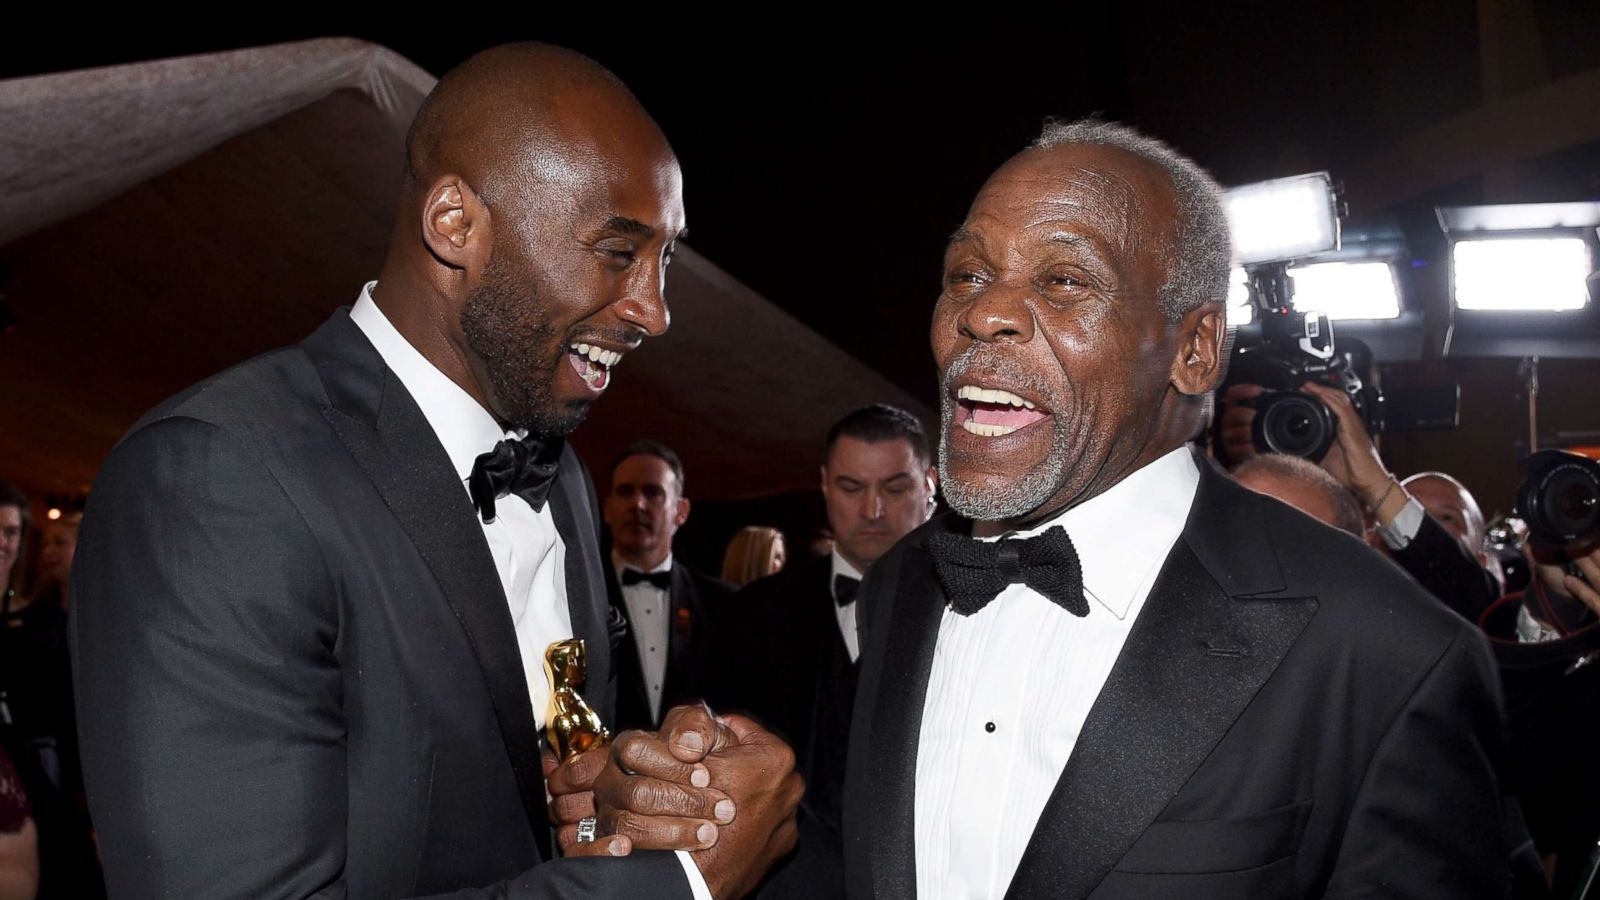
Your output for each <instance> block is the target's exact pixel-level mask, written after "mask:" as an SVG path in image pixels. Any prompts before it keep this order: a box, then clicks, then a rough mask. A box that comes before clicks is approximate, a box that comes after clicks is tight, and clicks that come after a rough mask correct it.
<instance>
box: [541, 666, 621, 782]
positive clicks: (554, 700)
mask: <svg viewBox="0 0 1600 900" xmlns="http://www.w3.org/2000/svg"><path fill="white" fill-rule="evenodd" d="M544 674H545V676H546V677H548V678H549V679H550V710H549V713H548V714H547V715H546V716H545V734H546V735H547V736H548V737H549V738H550V749H551V750H554V751H555V754H556V759H559V760H561V761H562V762H566V761H568V760H570V759H572V758H573V757H574V756H577V755H578V754H579V753H582V752H583V751H585V750H588V749H591V748H593V747H604V746H605V745H606V744H608V743H610V741H611V732H609V731H607V730H606V726H605V725H603V724H601V723H600V716H599V715H598V714H596V713H595V711H594V710H592V709H590V708H589V704H587V703H585V702H583V696H582V695H581V694H579V693H578V688H580V687H582V686H583V680H584V678H585V677H586V675H587V671H586V667H585V661H584V656H583V641H582V640H581V639H579V638H572V639H570V640H565V641H556V642H555V643H553V644H551V645H550V647H549V648H548V649H546V650H545V651H544Z"/></svg>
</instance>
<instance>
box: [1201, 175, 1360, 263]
mask: <svg viewBox="0 0 1600 900" xmlns="http://www.w3.org/2000/svg"><path fill="white" fill-rule="evenodd" d="M1223 202H1224V205H1225V207H1226V209H1227V213H1228V225H1229V228H1230V229H1231V230H1232V232H1233V259H1234V262H1236V263H1238V264H1239V265H1244V266H1249V265H1256V264H1259V263H1267V262H1281V261H1284V260H1291V259H1299V258H1300V257H1303V256H1310V255H1312V254H1314V253H1322V252H1325V251H1329V250H1337V249H1338V248H1339V216H1338V205H1339V204H1338V198H1337V197H1336V196H1335V195H1334V190H1333V180H1332V179H1331V178H1329V177H1328V173H1327V172H1314V173H1312V174H1310V175H1296V176H1294V177H1292V178H1278V179H1274V180H1272V181H1261V182H1257V183H1255V184H1247V185H1243V186H1242V187H1236V188H1232V189H1230V190H1228V191H1227V192H1226V194H1225V195H1224V197H1223Z"/></svg>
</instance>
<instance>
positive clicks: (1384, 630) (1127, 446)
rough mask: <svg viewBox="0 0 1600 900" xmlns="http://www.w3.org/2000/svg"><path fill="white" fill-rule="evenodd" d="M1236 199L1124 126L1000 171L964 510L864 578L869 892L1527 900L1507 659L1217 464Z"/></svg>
mask: <svg viewBox="0 0 1600 900" xmlns="http://www.w3.org/2000/svg"><path fill="white" fill-rule="evenodd" d="M1223 223H1224V218H1223V214H1222V208H1221V203H1220V198H1219V194H1218V191H1217V188H1216V186H1215V184H1214V183H1213V182H1212V180H1211V179H1210V177H1209V176H1207V175H1206V173H1205V172H1204V171H1203V170H1201V169H1200V168H1199V167H1198V166H1196V165H1195V164H1194V163H1192V162H1190V161H1189V160H1187V159H1185V158H1184V157H1182V156H1181V155H1179V154H1178V153H1177V152H1175V151H1174V150H1172V149H1171V148H1169V147H1167V146H1166V145H1164V144H1162V143H1160V142H1159V141H1156V140H1154V139H1151V138H1149V137H1146V136H1144V135H1142V134H1140V133H1138V132H1137V131H1134V130H1133V129H1130V128H1127V127H1124V126H1120V125H1112V124H1106V123H1100V122H1078V123H1070V124H1051V125H1049V126H1047V128H1046V129H1045V132H1044V134H1043V136H1042V137H1041V138H1040V139H1039V140H1038V141H1037V142H1036V143H1035V144H1034V145H1033V146H1032V147H1030V148H1028V149H1027V150H1024V151H1023V152H1021V153H1019V154H1017V155H1016V156H1014V157H1013V158H1012V159H1011V160H1009V161H1008V162H1006V163H1005V165H1003V166H1001V167H1000V169H999V170H998V171H996V172H995V173H994V175H992V176H991V177H990V178H989V180H988V182H987V183H986V184H985V185H984V186H983V188H982V190H981V191H980V192H979V193H978V197H977V199H976V200H975V201H974V202H973V204H972V207H971V209H970V210H969V212H968V214H967V218H966V221H965V222H963V223H962V225H961V227H960V228H959V229H957V231H956V233H955V235H954V236H953V237H952V238H951V241H950V244H949V246H948V247H947V249H946V251H945V258H944V271H943V278H942V285H943V288H942V293H941V294H940V297H939V300H938V304H937V306H936V307H935V310H934V314H933V328H932V339H933V351H934V357H935V359H936V361H937V363H938V366H939V370H940V373H941V375H942V388H943V391H942V394H943V395H942V397H941V411H942V419H943V433H942V436H941V441H940V459H939V471H940V481H941V484H942V485H943V486H944V490H945V495H946V497H947V498H948V499H949V501H950V504H951V506H952V507H953V509H954V510H955V514H953V515H950V516H943V517H939V518H936V519H934V520H933V521H931V522H930V523H929V524H928V525H926V526H924V527H922V528H920V529H918V530H917V531H914V532H912V533H911V534H910V535H908V536H907V537H906V538H905V539H904V540H902V541H901V542H900V543H899V544H898V545H897V546H896V547H895V549H894V550H891V551H890V552H889V553H888V554H886V555H885V556H884V557H883V558H882V559H880V560H879V561H878V562H877V563H876V564H875V565H874V567H873V570H872V572H871V573H869V575H868V577H867V581H866V582H865V583H864V584H863V585H862V588H861V594H860V599H859V600H858V603H859V604H860V615H861V618H862V622H863V629H864V638H863V643H862V664H861V665H862V668H861V678H860V685H859V689H858V691H857V694H856V706H855V718H854V721H853V725H852V731H851V737H850V740H851V745H850V763H849V772H848V776H847V777H848V782H847V786H846V790H845V871H846V881H847V886H848V891H849V894H850V896H852V897H858V898H865V897H881V898H891V897H892V898H900V897H912V896H915V897H918V898H920V900H929V898H945V897H949V898H956V897H960V898H970V897H1000V896H1006V897H1089V896H1093V897H1095V898H1110V897H1184V898H1205V897H1324V896H1349V897H1356V896H1361V897H1376V896H1383V897H1497V896H1503V895H1505V894H1506V893H1507V892H1508V890H1509V876H1508V872H1507V866H1506V862H1505V860H1506V852H1505V849H1504V839H1503V837H1502V834H1501V828H1500V806H1499V791H1498V786H1497V784H1496V777H1495V770H1494V765H1493V762H1494V760H1495V758H1496V757H1497V755H1498V754H1499V752H1500V751H1499V740H1500V730H1499V729H1500V716H1499V709H1498V705H1497V692H1496V687H1495V673H1494V670H1493V667H1492V665H1491V663H1490V661H1489V656H1488V653H1487V649H1486V648H1485V646H1484V641H1483V638H1482V637H1481V636H1480V635H1478V634H1477V632H1476V631H1475V630H1474V629H1473V628H1472V627H1471V625H1470V624H1469V623H1466V622H1464V621H1462V620H1461V619H1459V618H1458V617H1455V616H1453V615H1451V614H1450V613H1449V612H1448V611H1446V610H1445V609H1444V608H1442V607H1441V606H1439V605H1438V604H1435V603H1433V602H1431V601H1429V600H1427V599H1426V597H1425V595H1424V594H1422V592H1421V589H1420V588H1418V587H1417V586H1416V585H1415V584H1414V583H1412V582H1411V580H1410V579H1408V578H1406V577H1405V576H1404V575H1403V574H1401V573H1400V572H1399V571H1398V570H1396V569H1395V568H1394V567H1393V566H1391V565H1389V564H1387V563H1386V562H1384V561H1383V560H1382V559H1381V558H1379V557H1378V556H1377V555H1376V554H1374V553H1372V552H1371V551H1370V550H1369V549H1367V548H1366V547H1364V546H1362V545H1360V544H1359V543H1357V542H1354V541H1350V540H1346V539H1344V538H1342V537H1340V536H1338V535H1336V534H1334V533H1333V532H1332V531H1330V530H1329V529H1327V528H1325V527H1323V526H1322V525H1320V524H1318V523H1316V522H1313V521H1312V520H1310V519H1309V518H1307V517H1306V516H1303V515H1301V514H1299V513H1297V512H1295V511H1293V510H1290V509H1288V508H1286V507H1284V506H1283V505H1282V504H1280V503H1276V502H1273V501H1271V500H1269V499H1267V498H1265V497H1262V496H1261V495H1259V494H1256V493H1254V492H1252V491H1248V490H1246V489H1244V488H1242V487H1240V486H1239V485H1238V484H1236V483H1235V482H1234V481H1233V480H1232V479H1230V478H1228V477H1227V476H1226V475H1224V474H1223V473H1221V472H1220V471H1218V470H1216V469H1214V468H1213V467H1212V466H1211V465H1210V464H1209V462H1208V461H1206V459H1205V457H1204V456H1202V455H1200V454H1198V453H1196V452H1194V450H1193V448H1192V447H1191V446H1190V441H1191V440H1193V439H1194V438H1195V437H1196V436H1197V435H1198V434H1199V433H1200V431H1201V427H1202V423H1203V422H1204V420H1205V418H1206V414H1207V412H1208V410H1209V407H1210V395H1211V392H1212V391H1213V390H1215V388H1216V385H1217V384H1218V383H1219V382H1220V380H1221V378H1222V374H1223V369H1224V368H1225V365H1226V361H1227V356H1226V344H1227V341H1226V339H1225V338H1226V321H1225V317H1224V299H1225V297H1226V293H1227V272H1228V263H1229V255H1230V254H1229V245H1228V236H1227V231H1226V228H1225V227H1224V224H1223Z"/></svg>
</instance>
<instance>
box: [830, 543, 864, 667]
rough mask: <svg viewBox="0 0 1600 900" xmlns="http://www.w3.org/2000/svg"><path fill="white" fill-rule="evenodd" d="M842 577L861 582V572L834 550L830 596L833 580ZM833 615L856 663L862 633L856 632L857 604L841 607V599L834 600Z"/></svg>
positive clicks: (852, 659) (851, 659)
mask: <svg viewBox="0 0 1600 900" xmlns="http://www.w3.org/2000/svg"><path fill="white" fill-rule="evenodd" d="M840 575H844V576H846V577H847V578H854V579H855V580H857V581H860V580H861V570H860V569H857V568H856V567H855V566H852V565H850V561H849V560H848V559H845V558H844V557H843V556H840V555H839V548H838V547H835V548H833V571H832V572H830V573H829V574H828V596H830V597H833V580H834V579H835V578H838V577H839V576H840ZM833 614H834V615H835V616H836V617H837V618H838V619H839V635H840V636H841V637H843V638H844V646H845V649H846V650H849V651H850V661H851V662H855V661H856V660H858V659H860V658H861V632H859V631H857V630H856V604H854V603H851V604H850V605H848V606H844V605H841V604H840V603H839V598H838V597H834V598H833Z"/></svg>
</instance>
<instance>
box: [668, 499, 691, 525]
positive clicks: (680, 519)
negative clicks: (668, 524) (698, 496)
mask: <svg viewBox="0 0 1600 900" xmlns="http://www.w3.org/2000/svg"><path fill="white" fill-rule="evenodd" d="M687 521H689V498H688V497H679V498H678V508H677V509H676V510H675V511H673V513H672V524H673V525H674V526H676V527H678V528H682V527H683V523H685V522H687Z"/></svg>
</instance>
